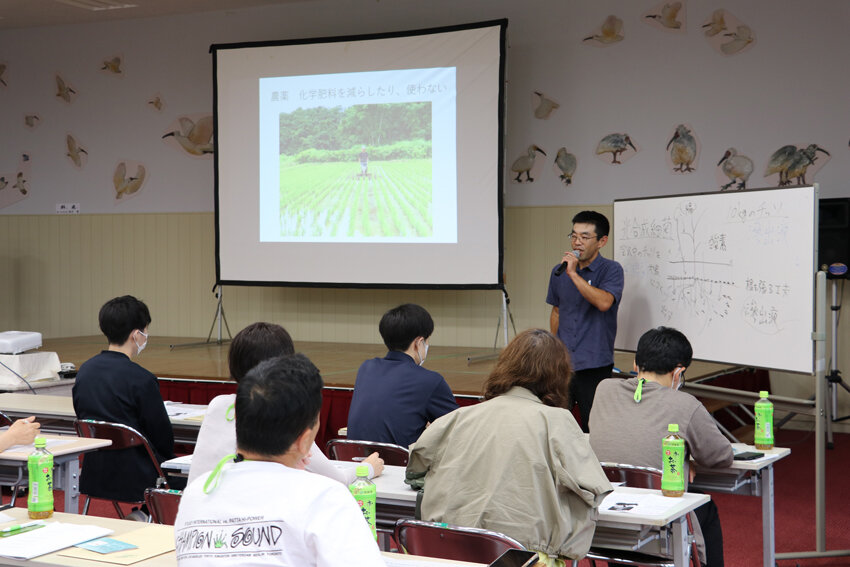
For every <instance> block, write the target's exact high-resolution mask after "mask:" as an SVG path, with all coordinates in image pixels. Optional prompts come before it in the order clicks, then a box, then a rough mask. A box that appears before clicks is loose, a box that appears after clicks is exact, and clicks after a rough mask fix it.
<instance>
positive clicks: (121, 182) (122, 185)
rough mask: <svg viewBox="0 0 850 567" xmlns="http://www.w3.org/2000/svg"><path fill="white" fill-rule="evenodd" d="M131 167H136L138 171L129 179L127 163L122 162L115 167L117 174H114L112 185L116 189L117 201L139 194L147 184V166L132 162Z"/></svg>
mask: <svg viewBox="0 0 850 567" xmlns="http://www.w3.org/2000/svg"><path fill="white" fill-rule="evenodd" d="M131 167H135V171H136V173H135V175H133V176H131V177H127V162H123V161H122V162H121V163H119V164H118V165H117V166H116V167H115V172H114V173H113V174H112V185H113V186H114V187H115V200H116V201H120V200H123V199H124V198H125V197H128V196H130V195H133V194H135V193H137V192H138V191H139V189H141V187H142V185H144V183H145V177H146V176H147V171H146V170H145V166H144V165H142V164H140V163H136V162H131Z"/></svg>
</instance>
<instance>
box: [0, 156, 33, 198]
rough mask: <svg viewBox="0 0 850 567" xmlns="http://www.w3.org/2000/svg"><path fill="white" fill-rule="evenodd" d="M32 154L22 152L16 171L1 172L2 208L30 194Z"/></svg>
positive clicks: (0, 191)
mask: <svg viewBox="0 0 850 567" xmlns="http://www.w3.org/2000/svg"><path fill="white" fill-rule="evenodd" d="M29 179H30V155H29V153H24V154H21V159H20V161H19V162H18V167H17V169H15V171H14V172H8V173H6V172H4V173H0V209H3V208H5V207H8V206H9V205H14V204H15V203H17V202H18V201H23V200H24V199H26V198H27V196H29V194H30V185H29Z"/></svg>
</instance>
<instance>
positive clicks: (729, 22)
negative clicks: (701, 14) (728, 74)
mask: <svg viewBox="0 0 850 567" xmlns="http://www.w3.org/2000/svg"><path fill="white" fill-rule="evenodd" d="M702 30H703V34H704V35H705V39H706V41H708V44H709V45H710V46H711V47H712V48H713V49H714V50H715V51H717V52H718V53H720V54H722V55H735V54H737V53H741V52H743V51H747V50H748V49H751V48H752V47H753V45H754V44H755V42H756V36H755V33H754V32H753V30H752V29H751V28H750V26H748V25H747V24H746V23H744V22H742V21H741V20H739V19H738V18H737V17H735V15H734V14H732V13H731V12H730V11H729V10H724V9H723V8H718V9H717V10H714V11H713V12H712V13H711V16H710V17H709V18H708V20H706V21H705V22H703V24H702Z"/></svg>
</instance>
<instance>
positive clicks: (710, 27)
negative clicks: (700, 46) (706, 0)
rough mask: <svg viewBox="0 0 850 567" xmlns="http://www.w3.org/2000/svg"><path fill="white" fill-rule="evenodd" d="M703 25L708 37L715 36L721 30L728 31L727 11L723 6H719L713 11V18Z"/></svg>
mask: <svg viewBox="0 0 850 567" xmlns="http://www.w3.org/2000/svg"><path fill="white" fill-rule="evenodd" d="M702 27H703V28H704V29H705V32H704V33H705V36H706V37H714V36H716V35H717V34H719V33H720V32H724V31H726V30H727V29H728V28H727V27H726V11H725V10H724V9H723V8H718V9H717V10H715V11H714V12H712V13H711V19H710V20H709V21H707V22H706V23H704V24H703V25H702Z"/></svg>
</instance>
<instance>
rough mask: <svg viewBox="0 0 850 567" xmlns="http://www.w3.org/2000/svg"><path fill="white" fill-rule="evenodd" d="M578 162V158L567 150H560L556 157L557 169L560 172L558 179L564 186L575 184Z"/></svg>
mask: <svg viewBox="0 0 850 567" xmlns="http://www.w3.org/2000/svg"><path fill="white" fill-rule="evenodd" d="M577 166H578V161H577V160H576V156H574V155H573V154H571V153H569V152H568V151H567V148H559V149H558V153H557V154H556V155H555V167H556V168H557V171H559V172H560V175H559V176H558V178H559V179H560V180H561V181H563V182H564V185H570V184H571V183H572V182H573V175H575V172H576V167H577Z"/></svg>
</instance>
